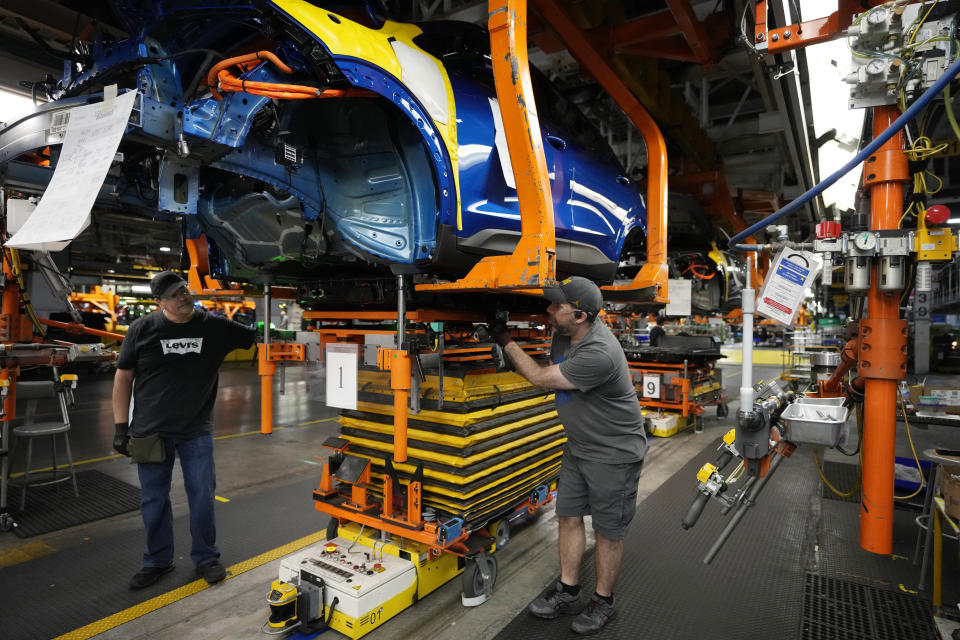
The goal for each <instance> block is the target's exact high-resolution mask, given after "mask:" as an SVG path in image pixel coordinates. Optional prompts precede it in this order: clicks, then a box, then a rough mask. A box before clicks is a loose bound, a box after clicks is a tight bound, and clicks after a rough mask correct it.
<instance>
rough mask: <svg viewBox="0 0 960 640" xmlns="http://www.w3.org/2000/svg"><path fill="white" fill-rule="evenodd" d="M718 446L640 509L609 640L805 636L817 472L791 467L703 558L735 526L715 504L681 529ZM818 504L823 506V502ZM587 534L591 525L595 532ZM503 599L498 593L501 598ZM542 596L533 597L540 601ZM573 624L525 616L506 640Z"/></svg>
mask: <svg viewBox="0 0 960 640" xmlns="http://www.w3.org/2000/svg"><path fill="white" fill-rule="evenodd" d="M716 444H717V441H714V442H713V443H711V444H707V445H706V448H705V449H704V450H703V452H702V453H701V454H700V455H698V456H696V457H694V458H693V459H692V460H691V461H690V462H689V463H687V464H686V465H684V466H683V467H682V468H681V469H679V470H678V471H677V472H676V473H675V474H674V475H673V476H672V477H671V478H669V479H668V480H667V481H666V482H665V483H664V484H663V485H662V486H661V487H660V488H659V489H657V491H655V492H654V493H653V494H652V495H650V497H648V498H647V499H646V500H644V501H643V502H642V503H640V505H639V506H638V507H637V514H636V517H635V518H634V520H633V523H632V525H631V527H630V531H629V533H628V534H627V537H626V539H625V540H624V543H625V548H626V555H625V558H624V562H623V566H622V570H621V573H620V579H619V580H618V582H617V586H616V590H615V597H616V600H617V614H616V615H615V616H614V617H613V618H612V619H611V620H610V622H608V624H607V627H605V628H604V629H603V630H602V631H601V632H600V633H598V634H596V635H595V636H593V637H596V638H602V639H603V640H610V639H612V638H615V639H618V640H619V639H623V640H648V639H649V640H689V639H690V638H722V639H723V640H756V639H757V638H761V637H762V638H778V639H779V638H784V639H787V638H794V637H796V633H797V632H796V630H797V629H799V628H800V620H801V613H802V611H801V609H802V601H803V588H804V574H805V572H806V570H805V562H804V560H805V558H806V557H807V555H808V554H809V548H810V545H811V543H810V541H809V540H808V523H809V521H810V508H811V505H810V501H809V498H810V497H811V496H815V494H816V491H817V486H816V483H817V482H819V479H818V478H817V472H816V469H815V468H814V467H813V460H812V456H811V455H810V454H809V452H808V451H804V450H799V451H798V452H797V453H795V454H794V455H793V456H792V457H791V458H790V459H789V460H786V461H785V462H784V463H783V465H782V466H781V468H780V469H779V470H778V471H777V472H776V474H775V475H774V476H773V477H772V478H771V479H770V481H769V483H768V485H767V487H766V488H765V489H764V491H763V492H762V493H761V494H760V496H759V497H758V499H757V503H756V506H754V507H753V508H751V509H749V510H748V511H747V514H746V515H745V516H744V518H743V521H742V522H741V523H740V526H739V528H738V529H737V530H736V531H734V533H733V534H732V536H731V537H730V539H729V540H728V541H727V544H726V545H725V546H724V548H723V549H722V550H721V551H720V553H719V554H718V556H717V557H716V559H714V560H713V562H712V563H711V564H709V565H704V564H703V557H704V555H705V554H706V552H707V550H708V549H709V548H710V546H711V545H712V544H713V542H714V541H715V540H716V538H717V536H718V535H719V534H720V532H721V531H722V530H723V528H724V526H726V524H727V522H729V516H728V517H724V516H722V515H721V514H720V506H719V505H718V504H717V503H716V502H711V503H710V504H709V505H707V508H706V509H705V510H704V513H703V516H702V517H701V518H700V521H699V522H698V523H697V525H696V526H695V527H693V528H692V529H690V530H688V531H684V530H683V529H682V528H681V526H680V523H681V521H682V520H683V517H684V514H685V513H686V511H687V508H688V507H689V505H690V502H691V501H692V500H693V498H694V495H695V493H696V486H697V480H696V474H697V470H698V469H699V468H700V467H701V466H702V465H703V463H704V462H707V461H710V460H711V459H712V458H713V457H714V455H713V452H714V450H715V448H716ZM818 501H819V499H818ZM587 526H590V525H589V524H588V525H587ZM594 576H595V569H594V561H593V553H592V552H591V553H588V554H586V555H585V556H584V563H583V567H582V570H581V574H580V584H581V586H582V587H583V590H584V592H585V593H586V595H587V596H588V597H589V594H591V593H592V592H593V589H594V586H595V578H594ZM494 594H496V591H494ZM533 596H534V594H531V598H532V597H533ZM571 622H572V618H571V617H570V616H560V617H559V618H557V619H555V620H541V619H538V618H534V617H533V616H531V615H530V614H529V613H528V612H527V611H522V612H521V613H520V614H519V615H518V616H517V617H516V618H514V620H513V621H511V622H510V623H509V624H508V625H507V626H506V628H504V629H503V630H502V631H501V632H500V633H499V634H498V635H497V636H496V638H497V640H515V639H516V638H524V639H525V640H541V639H542V640H564V639H566V638H576V637H579V636H577V635H576V634H575V633H573V632H572V631H570V630H569V626H570V623H571Z"/></svg>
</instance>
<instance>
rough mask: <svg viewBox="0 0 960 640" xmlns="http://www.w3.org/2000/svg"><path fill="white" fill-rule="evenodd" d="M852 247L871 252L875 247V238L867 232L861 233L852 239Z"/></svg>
mask: <svg viewBox="0 0 960 640" xmlns="http://www.w3.org/2000/svg"><path fill="white" fill-rule="evenodd" d="M853 246H855V247H856V248H857V249H859V250H860V251H873V250H874V249H875V248H876V246H877V236H875V235H873V234H872V233H870V232H869V231H861V232H860V233H858V234H857V235H855V236H854V237H853Z"/></svg>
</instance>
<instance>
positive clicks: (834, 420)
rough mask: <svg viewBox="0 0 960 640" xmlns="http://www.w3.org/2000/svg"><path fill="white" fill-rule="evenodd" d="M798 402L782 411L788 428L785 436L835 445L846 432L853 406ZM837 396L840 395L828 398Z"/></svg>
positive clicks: (790, 438)
mask: <svg viewBox="0 0 960 640" xmlns="http://www.w3.org/2000/svg"><path fill="white" fill-rule="evenodd" d="M819 399H820V398H808V399H807V400H810V401H811V402H804V403H798V402H794V403H793V404H791V405H790V406H789V407H787V408H786V409H785V410H784V412H783V413H782V414H781V415H780V419H781V420H782V421H783V425H784V427H785V429H786V433H785V437H786V439H787V440H788V441H790V442H793V443H794V444H819V445H823V446H826V447H835V446H837V443H839V442H840V438H841V436H842V435H843V425H844V424H845V423H846V422H847V415H848V414H849V412H850V410H849V409H848V408H847V407H844V406H838V405H837V404H835V403H833V404H828V403H823V402H821V403H817V404H814V403H813V402H812V400H819ZM824 400H837V398H824Z"/></svg>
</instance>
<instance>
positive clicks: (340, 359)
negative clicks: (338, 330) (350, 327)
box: [326, 342, 359, 409]
mask: <svg viewBox="0 0 960 640" xmlns="http://www.w3.org/2000/svg"><path fill="white" fill-rule="evenodd" d="M358 353H359V349H358V348H357V345H355V344H351V343H347V342H339V343H330V344H328V345H327V351H326V361H327V406H328V407H339V408H340V409H356V408H357V362H358Z"/></svg>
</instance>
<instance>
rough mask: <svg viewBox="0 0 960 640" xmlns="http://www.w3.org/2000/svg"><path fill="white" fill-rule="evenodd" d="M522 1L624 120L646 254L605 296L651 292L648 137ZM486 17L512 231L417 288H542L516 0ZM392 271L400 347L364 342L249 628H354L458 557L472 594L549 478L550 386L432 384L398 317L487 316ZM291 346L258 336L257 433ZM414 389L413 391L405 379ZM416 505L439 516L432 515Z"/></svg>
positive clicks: (551, 258)
mask: <svg viewBox="0 0 960 640" xmlns="http://www.w3.org/2000/svg"><path fill="white" fill-rule="evenodd" d="M536 3H537V5H538V7H539V9H540V11H541V13H542V14H543V15H544V17H545V18H546V19H547V20H548V21H550V22H551V24H552V25H553V26H554V27H555V28H556V29H557V31H558V33H560V34H561V36H562V37H563V38H564V39H565V40H566V41H567V44H568V46H569V47H570V49H571V51H572V52H573V53H574V55H575V56H576V57H577V58H578V60H580V61H581V63H582V64H584V65H585V66H587V67H588V68H589V69H590V71H591V73H593V74H594V75H595V76H596V77H597V78H598V80H599V81H600V82H601V84H602V85H603V86H604V87H605V88H606V89H607V91H608V92H610V93H611V95H612V96H613V97H614V99H615V100H616V101H617V102H618V104H620V106H621V107H622V108H623V109H624V110H625V111H626V113H627V114H628V115H629V116H630V118H631V119H632V120H633V121H634V123H635V124H636V125H637V126H638V128H639V129H640V131H641V133H643V135H644V139H645V141H646V143H647V147H648V153H649V156H650V178H649V184H648V198H647V203H648V206H649V209H648V221H647V253H648V256H647V257H648V260H647V264H645V265H644V267H643V268H642V269H641V271H640V272H639V273H638V274H637V276H636V278H635V279H634V280H633V281H632V282H631V283H629V284H627V285H618V286H608V287H604V288H603V289H604V291H605V295H606V297H608V299H611V300H616V301H620V302H630V303H641V304H655V305H662V304H665V303H666V302H667V266H666V235H667V220H666V193H667V177H666V173H667V169H666V146H665V143H664V140H663V137H662V135H661V134H660V131H659V130H658V129H657V127H656V124H655V123H654V122H653V120H652V119H651V118H650V116H649V114H647V113H646V111H645V110H644V109H643V107H642V106H641V105H640V104H639V103H638V102H637V101H636V100H635V99H634V98H633V96H632V94H630V92H629V90H628V89H627V88H626V87H625V85H624V84H623V83H622V82H621V81H620V80H619V78H617V76H616V74H615V73H614V72H613V70H612V69H611V68H610V67H609V65H608V64H607V63H606V62H605V61H604V60H603V58H602V56H600V55H599V54H598V53H597V52H596V50H595V49H593V48H592V45H590V44H589V43H588V42H587V40H586V39H585V38H584V37H583V35H582V34H581V33H580V32H579V29H578V28H577V27H576V26H575V25H574V24H573V23H572V22H571V21H570V20H569V19H568V18H566V16H565V14H564V13H563V11H562V10H560V9H559V8H558V7H557V6H555V5H554V3H553V2H552V0H536ZM489 30H490V48H491V57H492V61H493V71H494V79H495V82H496V89H497V97H498V99H499V104H500V108H501V112H502V117H503V122H504V129H505V134H506V139H507V145H508V150H509V153H510V159H511V163H512V165H513V167H514V173H515V176H516V184H517V195H518V200H519V204H520V211H521V238H520V240H519V241H518V243H517V246H516V248H515V250H514V251H513V253H512V254H510V255H507V256H491V257H487V258H484V259H482V260H481V261H480V262H478V263H477V264H476V266H474V268H473V269H472V270H471V271H470V272H469V273H468V274H467V275H466V276H465V277H464V278H463V279H460V280H457V281H455V282H447V283H420V284H416V285H415V289H416V290H417V291H423V292H431V293H442V292H449V293H456V292H468V291H472V292H486V293H521V294H523V293H525V294H531V295H540V294H541V293H542V288H543V287H547V286H553V285H555V284H556V250H555V247H556V237H555V228H554V220H553V210H552V206H551V202H552V200H551V196H550V183H549V180H548V174H547V169H546V162H545V159H544V153H543V147H542V143H541V141H540V136H539V135H531V132H535V131H539V121H538V119H537V114H536V109H535V103H534V98H533V91H532V87H531V83H530V75H529V66H528V60H527V48H526V0H490V13H489ZM521 105H523V106H521ZM397 280H398V311H397V314H396V316H395V318H396V320H397V338H398V339H397V341H396V344H397V345H398V347H399V348H392V349H391V348H379V349H378V367H379V370H380V371H379V372H370V371H361V372H360V377H361V380H363V385H362V388H363V391H362V397H361V402H359V403H358V407H357V410H356V411H348V410H344V411H343V412H342V414H341V417H340V424H341V437H335V438H331V439H329V440H328V441H327V442H326V443H324V444H325V446H326V447H328V448H329V449H331V450H332V452H333V453H332V455H331V456H330V457H329V458H328V459H327V460H326V461H325V462H324V463H323V471H322V475H321V480H320V484H319V486H318V487H317V489H316V490H315V491H314V506H315V508H316V510H317V511H320V512H321V513H327V514H330V515H331V516H332V520H331V528H330V530H328V541H327V542H325V543H321V544H317V545H313V546H311V547H309V548H307V549H305V550H303V551H300V552H298V553H296V554H294V555H292V556H289V557H287V558H285V559H283V560H282V561H281V567H280V573H279V578H278V579H277V580H276V581H274V583H273V584H272V585H271V590H270V593H269V595H268V596H267V601H268V604H269V605H270V609H271V616H270V619H269V620H268V622H267V623H265V625H264V630H265V631H266V632H268V633H273V634H279V633H285V632H286V631H288V630H291V629H294V628H299V629H300V630H301V631H309V630H311V629H319V628H322V627H323V626H324V625H326V626H329V627H330V628H333V629H336V630H337V631H339V632H341V633H343V634H345V635H347V636H349V637H351V638H359V637H360V636H362V635H364V634H366V633H368V632H369V631H371V630H373V629H374V628H377V627H379V626H380V625H381V624H382V623H384V622H385V621H386V620H388V619H390V618H392V617H393V616H395V615H397V614H398V613H400V612H401V611H403V610H404V609H405V608H406V607H408V606H410V605H412V604H414V603H415V602H416V601H417V600H418V599H419V598H421V597H423V596H424V595H426V594H428V593H430V592H432V591H434V590H435V589H437V588H439V587H440V586H442V585H443V584H445V583H446V582H448V581H449V580H451V579H452V578H454V577H456V576H457V575H458V574H460V573H461V572H463V573H464V576H463V580H462V583H463V587H464V593H463V603H464V604H465V605H468V606H472V605H476V604H480V603H481V602H483V601H484V600H485V599H486V597H487V595H488V594H489V592H490V589H491V588H492V586H493V583H494V580H495V579H496V561H495V559H494V557H493V555H492V552H493V551H495V550H496V549H497V548H498V546H502V545H503V544H505V543H506V541H507V539H508V537H509V524H510V523H511V522H513V521H516V520H517V519H519V518H520V517H523V516H525V515H527V514H532V513H534V512H536V510H537V509H538V508H539V507H541V506H543V505H545V504H547V503H548V502H550V501H551V500H552V498H553V492H552V491H551V489H554V488H555V479H556V477H557V475H558V473H559V466H560V457H561V453H562V446H563V443H564V442H565V441H566V439H565V437H564V435H563V427H562V425H561V424H560V423H559V421H558V420H557V416H556V412H555V411H554V410H553V402H552V401H553V396H552V394H544V393H543V392H542V391H537V390H535V389H533V387H532V386H531V385H529V384H528V383H526V381H524V380H523V379H522V378H520V377H519V376H518V375H517V374H514V373H483V372H479V373H478V372H475V371H474V372H473V373H471V372H470V371H469V369H468V371H467V373H466V374H464V377H463V380H462V381H461V382H462V383H461V384H460V386H458V385H457V381H456V380H455V379H454V380H452V382H451V381H449V380H448V377H447V376H445V375H444V372H443V369H442V366H443V365H442V363H443V361H444V359H445V358H444V357H443V355H441V357H440V358H439V361H440V363H441V370H440V372H439V375H438V376H437V377H436V379H435V381H434V382H433V383H431V381H430V379H429V378H428V377H426V376H424V375H423V371H422V369H421V368H420V365H419V359H418V356H417V348H416V346H411V345H414V344H415V342H416V341H415V340H414V341H409V342H408V341H407V335H406V329H405V325H406V322H407V321H408V320H414V321H418V322H432V321H441V322H442V321H445V320H457V321H468V322H470V321H472V322H483V321H485V320H486V319H487V318H486V317H481V313H480V312H477V313H451V312H442V311H425V310H418V311H412V312H407V310H406V309H405V299H404V286H405V283H404V276H402V275H400V276H398V277H397ZM338 315H339V316H340V317H342V318H343V319H352V318H353V317H355V316H357V315H358V314H355V313H348V312H342V313H340V314H337V313H331V312H305V313H304V317H305V318H306V319H333V318H335V317H336V316H338ZM382 319H386V318H382ZM512 319H513V320H523V318H519V317H516V316H514V317H513V318H512ZM530 319H535V318H530ZM541 319H542V318H541ZM321 332H322V330H321ZM362 332H363V330H342V331H336V330H335V331H333V332H330V333H328V334H327V335H326V336H324V337H323V338H322V341H328V342H329V341H334V340H339V339H342V338H346V339H347V340H355V339H356V338H357V336H358V334H359V333H362ZM369 332H370V333H382V331H377V330H375V329H370V330H369ZM441 335H442V334H441ZM527 337H530V336H527ZM545 340H546V338H543V337H541V338H540V339H539V341H538V340H536V339H535V340H534V341H533V342H532V343H528V344H527V345H526V346H525V348H526V349H528V350H529V351H532V352H533V353H534V354H536V353H543V352H544V350H545ZM293 346H294V345H290V344H289V343H287V344H284V343H274V344H267V345H261V350H260V361H261V376H262V380H263V384H262V395H263V396H264V411H263V416H264V421H265V422H264V425H262V430H263V431H264V432H265V433H269V432H270V430H271V429H270V424H269V421H270V420H271V419H272V416H270V415H269V414H272V374H273V372H274V370H275V364H276V362H278V361H283V360H303V359H304V356H303V351H302V350H297V349H295V348H292V347H293ZM298 346H299V345H298ZM441 351H442V347H441ZM461 351H462V352H464V353H466V352H468V351H470V350H469V349H462V350H461ZM473 351H474V352H476V351H477V350H476V349H474V350H473ZM470 357H471V356H469V355H464V356H462V357H461V359H464V360H468V359H470ZM413 363H416V364H417V373H418V376H419V378H420V379H421V380H422V383H423V385H424V389H425V390H426V391H427V394H428V395H429V394H430V393H431V392H436V394H437V402H436V404H437V410H433V409H427V410H421V411H419V412H418V413H416V414H414V415H415V418H413V419H410V418H409V416H408V403H409V400H410V398H411V394H410V390H411V374H412V365H413ZM484 376H486V378H484ZM468 378H469V382H468ZM445 381H446V382H445ZM431 384H433V385H434V386H433V387H431ZM451 384H452V386H454V387H456V390H455V392H454V393H453V394H452V395H453V396H454V398H455V400H454V401H453V402H450V401H449V400H446V402H445V398H446V397H447V396H448V393H447V391H445V390H444V387H445V386H446V388H447V390H449V388H450V386H451ZM471 394H474V395H473V396H471ZM267 396H270V397H269V400H270V404H269V406H268V405H267V401H268V398H267ZM471 398H472V400H471ZM415 400H416V401H418V402H419V400H420V394H419V392H417V393H416V394H415ZM458 400H459V401H458ZM471 402H474V403H475V404H476V402H479V404H480V406H474V405H472V404H471ZM267 408H269V409H270V411H269V412H268V411H267V410H266V409H267ZM430 512H433V513H438V512H442V513H444V514H445V515H446V514H452V517H449V518H448V519H446V520H441V519H436V518H435V517H430V515H431V513H430ZM321 576H322V577H321Z"/></svg>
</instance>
